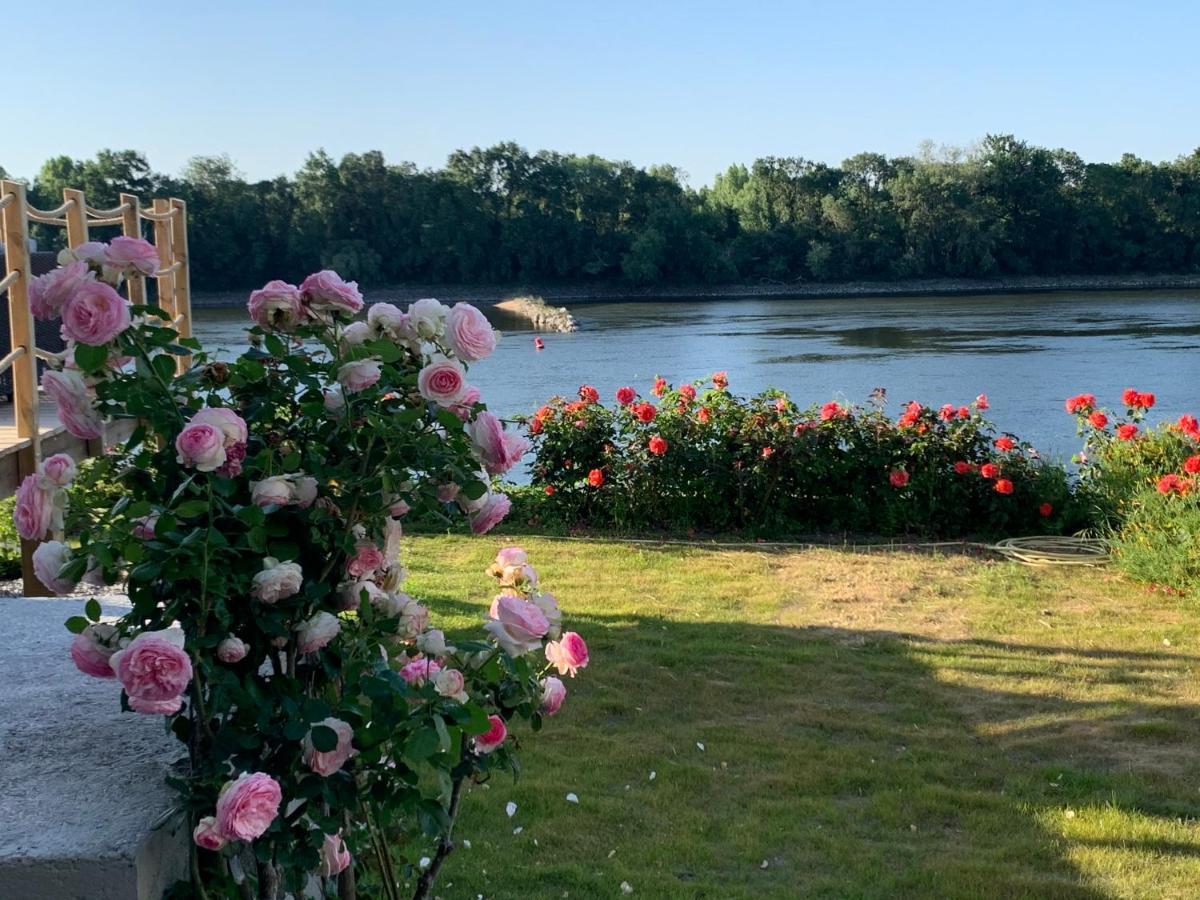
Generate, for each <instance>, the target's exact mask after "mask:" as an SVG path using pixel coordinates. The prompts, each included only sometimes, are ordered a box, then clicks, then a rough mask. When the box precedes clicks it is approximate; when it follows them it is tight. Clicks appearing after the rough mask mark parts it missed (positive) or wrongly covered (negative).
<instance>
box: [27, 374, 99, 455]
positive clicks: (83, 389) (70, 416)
mask: <svg viewBox="0 0 1200 900" xmlns="http://www.w3.org/2000/svg"><path fill="white" fill-rule="evenodd" d="M42 390H44V391H45V392H46V396H48V397H49V398H50V399H51V400H53V401H54V403H55V404H56V405H57V407H58V420H59V421H60V422H62V423H63V427H65V428H66V429H67V431H68V432H70V433H71V434H72V435H74V436H75V437H77V438H80V439H81V440H85V441H86V440H92V439H94V438H98V437H101V436H103V434H104V422H103V420H102V419H101V418H100V414H99V413H98V412H97V411H96V409H95V407H93V406H92V401H91V400H90V399H88V387H87V383H86V382H84V380H83V376H81V375H80V374H79V373H78V372H77V371H75V370H73V369H63V370H57V369H47V370H46V371H45V372H43V373H42Z"/></svg>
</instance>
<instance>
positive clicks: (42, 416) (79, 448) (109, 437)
mask: <svg viewBox="0 0 1200 900" xmlns="http://www.w3.org/2000/svg"><path fill="white" fill-rule="evenodd" d="M39 401H40V402H39V405H38V426H39V427H38V431H39V432H40V433H41V436H42V458H43V459H45V458H46V457H47V456H50V455H51V454H54V453H69V454H71V456H73V457H74V458H75V459H76V460H82V459H83V458H84V457H87V456H95V455H96V454H97V453H99V452H100V449H101V447H102V446H112V445H113V444H115V443H117V442H119V441H123V440H124V439H125V438H127V437H128V436H129V434H130V433H131V432H132V431H133V428H132V422H131V421H124V422H118V423H114V424H110V425H109V426H108V427H107V428H106V430H105V435H104V441H103V442H101V441H99V440H96V441H83V440H80V439H79V438H77V437H75V436H74V435H72V434H69V433H68V432H67V430H66V429H65V428H63V426H62V424H61V423H60V422H59V421H58V415H57V414H56V409H55V406H54V404H53V403H52V402H51V401H49V400H47V399H46V398H45V397H39ZM28 446H29V441H28V440H21V439H20V438H18V437H17V428H16V425H15V424H14V418H13V405H12V403H4V404H2V405H0V497H7V496H9V495H11V494H12V493H13V492H14V491H16V489H17V486H18V485H19V484H20V483H21V476H20V468H19V465H18V461H17V456H18V454H19V453H20V451H22V450H24V449H25V448H26V447H28Z"/></svg>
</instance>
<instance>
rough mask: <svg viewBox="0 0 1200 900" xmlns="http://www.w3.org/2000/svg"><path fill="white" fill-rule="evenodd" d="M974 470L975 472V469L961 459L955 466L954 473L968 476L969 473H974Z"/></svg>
mask: <svg viewBox="0 0 1200 900" xmlns="http://www.w3.org/2000/svg"><path fill="white" fill-rule="evenodd" d="M974 470H975V467H974V466H973V465H971V464H970V463H969V462H967V461H966V460H963V459H960V460H959V461H958V462H956V463H955V464H954V471H955V473H957V474H959V475H966V474H968V473H969V472H973V471H974Z"/></svg>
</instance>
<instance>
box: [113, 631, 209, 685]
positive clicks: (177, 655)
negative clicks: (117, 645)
mask: <svg viewBox="0 0 1200 900" xmlns="http://www.w3.org/2000/svg"><path fill="white" fill-rule="evenodd" d="M108 662H109V665H111V666H112V668H113V671H114V672H116V673H117V678H118V679H119V680H120V682H121V686H122V687H123V688H125V693H126V694H128V695H129V699H130V701H131V702H132V700H133V699H134V698H135V697H136V698H138V699H139V700H174V699H175V698H176V697H178V696H179V695H180V694H182V693H183V692H184V690H186V689H187V686H188V682H189V681H191V680H192V661H191V659H190V658H188V655H187V653H186V652H185V651H184V649H183V632H182V631H180V630H179V629H178V628H168V629H164V630H162V631H143V632H142V633H141V634H139V635H138V636H137V637H135V638H134V639H133V640H132V641H130V642H129V645H128V646H126V647H124V648H122V649H120V650H118V651H117V652H116V653H114V654H113V655H112V657H111V658H110V659H109V661H108Z"/></svg>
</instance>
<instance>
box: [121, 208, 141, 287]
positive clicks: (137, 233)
mask: <svg viewBox="0 0 1200 900" xmlns="http://www.w3.org/2000/svg"><path fill="white" fill-rule="evenodd" d="M121 203H122V205H124V204H128V205H129V209H126V210H124V211H122V213H121V233H122V234H123V235H125V237H131V238H140V237H141V236H142V220H141V204H140V203H139V202H138V198H137V194H122V195H121ZM126 284H127V285H128V287H129V302H130V303H132V304H133V305H134V306H143V305H145V303H146V276H145V275H130V276H129V278H128V280H127V281H126Z"/></svg>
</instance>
